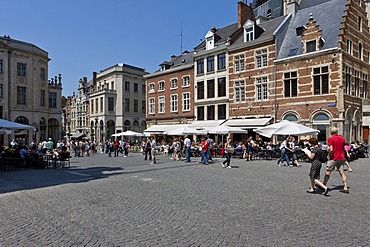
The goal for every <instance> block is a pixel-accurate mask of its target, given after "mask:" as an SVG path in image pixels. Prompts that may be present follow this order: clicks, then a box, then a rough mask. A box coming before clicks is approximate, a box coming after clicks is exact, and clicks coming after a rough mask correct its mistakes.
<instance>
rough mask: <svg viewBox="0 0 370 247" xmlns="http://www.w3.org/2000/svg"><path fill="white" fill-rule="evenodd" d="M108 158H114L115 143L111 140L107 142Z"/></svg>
mask: <svg viewBox="0 0 370 247" xmlns="http://www.w3.org/2000/svg"><path fill="white" fill-rule="evenodd" d="M107 150H108V157H112V151H113V143H112V142H111V140H109V141H108V142H107Z"/></svg>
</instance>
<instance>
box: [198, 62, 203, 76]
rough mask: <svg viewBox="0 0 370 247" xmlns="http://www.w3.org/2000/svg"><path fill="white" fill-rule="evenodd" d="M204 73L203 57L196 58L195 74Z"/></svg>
mask: <svg viewBox="0 0 370 247" xmlns="http://www.w3.org/2000/svg"><path fill="white" fill-rule="evenodd" d="M200 74H204V59H203V58H201V59H198V60H197V75H200Z"/></svg>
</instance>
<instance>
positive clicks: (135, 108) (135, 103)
mask: <svg viewBox="0 0 370 247" xmlns="http://www.w3.org/2000/svg"><path fill="white" fill-rule="evenodd" d="M134 112H139V100H137V99H134Z"/></svg>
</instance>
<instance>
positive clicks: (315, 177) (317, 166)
mask: <svg viewBox="0 0 370 247" xmlns="http://www.w3.org/2000/svg"><path fill="white" fill-rule="evenodd" d="M309 142H310V144H311V146H312V149H311V151H310V150H308V149H307V148H305V149H303V151H304V152H305V154H306V155H307V156H308V158H309V159H310V160H311V170H310V174H309V176H310V180H311V183H310V189H309V190H308V191H307V193H311V194H313V193H315V189H314V186H315V184H317V185H318V186H319V187H321V188H323V189H324V193H323V194H324V195H326V194H328V192H329V188H328V187H326V186H325V185H324V184H323V183H322V182H321V181H320V180H319V179H320V170H321V166H322V164H321V161H320V160H323V156H324V155H325V153H324V151H323V150H322V149H321V148H320V147H319V143H318V142H317V139H316V138H311V139H310V141H309Z"/></svg>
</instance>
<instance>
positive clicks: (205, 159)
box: [200, 137, 208, 165]
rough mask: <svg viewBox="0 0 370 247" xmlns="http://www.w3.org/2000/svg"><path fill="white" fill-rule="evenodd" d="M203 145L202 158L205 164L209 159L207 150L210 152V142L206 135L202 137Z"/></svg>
mask: <svg viewBox="0 0 370 247" xmlns="http://www.w3.org/2000/svg"><path fill="white" fill-rule="evenodd" d="M200 147H201V149H202V150H201V155H202V160H201V162H202V163H203V164H204V165H208V159H207V152H208V142H207V140H206V138H205V137H202V142H201V143H200Z"/></svg>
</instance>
